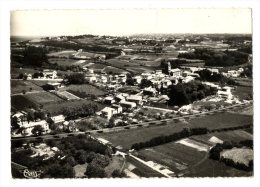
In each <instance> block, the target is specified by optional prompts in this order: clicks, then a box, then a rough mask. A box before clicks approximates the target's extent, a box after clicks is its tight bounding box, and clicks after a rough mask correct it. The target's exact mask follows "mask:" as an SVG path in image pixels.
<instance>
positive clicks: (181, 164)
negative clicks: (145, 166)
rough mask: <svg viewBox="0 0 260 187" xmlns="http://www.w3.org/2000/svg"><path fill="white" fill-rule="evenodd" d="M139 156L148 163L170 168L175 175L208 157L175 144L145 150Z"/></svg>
mask: <svg viewBox="0 0 260 187" xmlns="http://www.w3.org/2000/svg"><path fill="white" fill-rule="evenodd" d="M138 154H139V157H140V158H143V159H144V160H146V161H149V160H152V161H154V162H156V163H159V164H162V165H164V166H168V167H169V169H170V170H171V171H173V172H175V173H178V172H180V171H182V170H185V169H187V168H188V167H190V166H192V165H195V164H197V163H199V162H200V161H201V160H202V159H203V158H204V157H205V156H206V155H207V153H205V152H199V151H197V150H196V149H193V148H190V147H187V146H183V145H181V144H178V143H173V142H172V143H168V144H164V145H160V146H155V147H152V148H149V149H143V150H141V151H139V152H138Z"/></svg>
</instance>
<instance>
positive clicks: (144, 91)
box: [143, 86, 157, 96]
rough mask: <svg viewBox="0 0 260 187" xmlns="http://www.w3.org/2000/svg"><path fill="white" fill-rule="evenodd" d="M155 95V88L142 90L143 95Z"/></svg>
mask: <svg viewBox="0 0 260 187" xmlns="http://www.w3.org/2000/svg"><path fill="white" fill-rule="evenodd" d="M156 93H157V90H156V89H155V88H152V87H151V86H150V87H147V88H144V89H143V94H144V95H153V96H154V95H155V94H156Z"/></svg>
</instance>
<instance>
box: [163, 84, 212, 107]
mask: <svg viewBox="0 0 260 187" xmlns="http://www.w3.org/2000/svg"><path fill="white" fill-rule="evenodd" d="M216 93H217V89H216V88H213V87H210V86H207V85H205V84H202V83H201V82H199V81H191V82H188V83H178V84H177V85H172V86H171V87H169V91H168V96H169V98H170V100H169V105H178V106H181V105H187V104H190V103H192V102H193V101H196V100H201V99H203V98H205V97H207V96H210V95H214V94H216Z"/></svg>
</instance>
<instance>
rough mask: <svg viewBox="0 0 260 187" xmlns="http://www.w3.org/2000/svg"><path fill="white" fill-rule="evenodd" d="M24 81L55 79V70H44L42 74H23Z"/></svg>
mask: <svg viewBox="0 0 260 187" xmlns="http://www.w3.org/2000/svg"><path fill="white" fill-rule="evenodd" d="M25 75H26V77H27V78H26V79H27V80H31V79H56V78H57V71H55V70H49V69H45V70H43V71H42V72H36V73H34V74H33V75H32V74H30V73H28V74H27V73H25Z"/></svg>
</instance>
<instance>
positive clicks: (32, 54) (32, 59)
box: [22, 46, 48, 67]
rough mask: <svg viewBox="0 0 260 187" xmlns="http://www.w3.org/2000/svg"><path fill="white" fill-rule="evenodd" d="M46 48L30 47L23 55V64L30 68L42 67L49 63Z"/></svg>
mask: <svg viewBox="0 0 260 187" xmlns="http://www.w3.org/2000/svg"><path fill="white" fill-rule="evenodd" d="M46 54H47V49H46V47H35V46H28V47H26V48H25V50H24V53H23V62H22V63H23V64H25V65H29V66H36V67H41V66H42V65H43V64H44V63H48V58H47V55H46Z"/></svg>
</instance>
